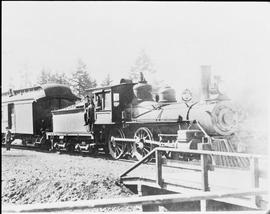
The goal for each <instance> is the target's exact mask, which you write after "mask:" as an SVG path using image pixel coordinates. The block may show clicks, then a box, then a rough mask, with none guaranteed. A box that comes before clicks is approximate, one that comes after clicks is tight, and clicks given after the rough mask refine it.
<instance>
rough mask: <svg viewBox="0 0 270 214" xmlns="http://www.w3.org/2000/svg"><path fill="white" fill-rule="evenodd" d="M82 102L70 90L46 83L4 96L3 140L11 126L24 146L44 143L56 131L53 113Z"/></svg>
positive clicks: (15, 136)
mask: <svg viewBox="0 0 270 214" xmlns="http://www.w3.org/2000/svg"><path fill="white" fill-rule="evenodd" d="M76 100H79V98H78V97H76V96H75V95H74V94H73V93H72V92H71V90H70V88H69V87H67V86H65V85H62V84H45V85H40V86H36V87H31V88H25V89H20V90H14V91H12V90H10V91H9V92H6V93H3V94H2V110H1V113H2V115H1V117H2V138H3V135H4V133H5V128H6V127H8V128H9V129H10V130H11V132H12V134H13V137H14V138H15V139H16V138H19V139H22V140H23V144H31V143H33V142H36V143H41V142H43V143H44V140H45V138H42V135H43V133H44V132H45V131H52V122H51V118H52V116H51V111H52V110H55V109H60V108H64V107H67V106H69V105H72V104H74V103H75V101H76Z"/></svg>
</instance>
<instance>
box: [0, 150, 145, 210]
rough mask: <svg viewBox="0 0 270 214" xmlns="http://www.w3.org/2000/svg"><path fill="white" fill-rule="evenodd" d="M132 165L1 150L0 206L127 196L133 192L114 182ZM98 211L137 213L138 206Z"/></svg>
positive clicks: (62, 155) (71, 156)
mask: <svg viewBox="0 0 270 214" xmlns="http://www.w3.org/2000/svg"><path fill="white" fill-rule="evenodd" d="M131 165H132V163H129V162H120V161H114V160H109V159H107V158H104V157H97V158H94V157H82V156H76V155H75V156H74V155H68V154H57V153H43V152H36V151H27V150H16V149H12V150H11V151H6V150H5V149H2V204H6V203H14V204H32V203H46V202H56V201H76V200H86V199H102V198H104V199H105V198H117V197H128V196H131V195H132V194H133V193H131V192H130V190H128V189H127V188H125V187H124V186H119V185H117V183H116V182H117V181H118V179H119V175H120V174H121V173H122V172H123V171H125V170H126V169H128V168H129V167H130V166H131ZM99 211H140V207H121V208H120V207H115V208H106V209H103V210H99Z"/></svg>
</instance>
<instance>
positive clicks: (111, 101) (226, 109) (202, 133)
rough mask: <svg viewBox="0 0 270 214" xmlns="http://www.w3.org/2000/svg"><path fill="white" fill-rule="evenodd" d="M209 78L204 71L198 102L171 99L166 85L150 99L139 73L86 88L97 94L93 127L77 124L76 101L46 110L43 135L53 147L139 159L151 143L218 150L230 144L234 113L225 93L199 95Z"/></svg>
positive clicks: (80, 108)
mask: <svg viewBox="0 0 270 214" xmlns="http://www.w3.org/2000/svg"><path fill="white" fill-rule="evenodd" d="M209 79H210V75H209V73H207V72H204V75H203V78H202V82H203V84H202V91H203V92H204V99H203V100H201V101H198V102H192V101H190V100H186V101H182V102H177V101H176V98H175V91H174V90H173V89H172V88H170V87H167V88H164V89H163V90H161V92H160V94H159V97H157V96H156V97H155V99H154V98H153V95H152V93H151V89H152V87H151V85H149V84H148V83H147V81H146V80H145V79H144V78H143V76H142V77H141V80H140V81H139V82H138V83H132V82H131V81H126V80H124V79H123V80H121V82H120V84H118V85H113V86H106V87H100V88H93V89H89V90H88V93H89V95H90V96H92V97H93V99H94V100H95V101H97V100H98V99H101V106H99V108H96V109H95V122H94V124H93V133H90V132H89V127H88V126H83V121H84V120H83V112H84V108H83V104H79V105H74V106H71V107H68V108H66V109H60V110H57V111H53V112H52V115H53V118H52V121H53V127H54V130H53V132H50V133H48V137H49V138H50V139H51V141H52V142H53V145H54V147H55V148H57V149H60V150H61V149H67V150H71V151H72V150H79V151H92V152H95V151H98V150H99V149H101V148H102V149H103V150H104V151H105V152H107V153H110V155H111V156H112V157H113V158H114V159H118V158H120V157H123V156H126V155H129V156H132V157H136V158H137V159H141V158H142V157H144V156H145V155H147V154H148V153H149V152H150V151H151V150H152V149H153V148H155V147H157V146H166V147H175V148H186V149H198V148H209V149H213V148H214V149H215V150H221V151H224V150H226V148H229V147H230V148H232V146H231V145H230V144H229V141H228V140H229V139H230V137H231V135H232V134H233V133H234V132H235V130H236V129H237V125H238V119H237V115H238V114H237V111H236V110H235V108H234V106H233V104H232V102H230V101H229V100H228V98H227V97H226V96H224V95H222V94H220V93H219V94H218V96H216V97H215V98H214V99H210V97H209V96H208V95H205V94H206V93H208V92H209V90H210V86H209V82H210V81H209ZM96 107H97V106H96ZM222 142H223V144H224V145H223V147H222V148H221V146H218V145H221V143H222ZM224 148H225V149H224ZM227 150H228V151H231V150H229V149H227ZM177 158H179V157H177Z"/></svg>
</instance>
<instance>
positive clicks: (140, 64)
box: [129, 50, 156, 82]
mask: <svg viewBox="0 0 270 214" xmlns="http://www.w3.org/2000/svg"><path fill="white" fill-rule="evenodd" d="M140 72H142V73H143V74H144V75H147V74H155V73H156V70H155V68H154V66H153V64H152V62H151V60H150V57H149V56H148V55H147V54H146V53H145V51H144V50H142V51H141V53H140V54H139V56H138V58H137V59H136V61H135V64H134V65H133V66H132V67H131V70H130V73H129V78H131V79H132V80H133V81H134V82H137V81H138V80H139V78H140Z"/></svg>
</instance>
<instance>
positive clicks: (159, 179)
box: [156, 150, 163, 187]
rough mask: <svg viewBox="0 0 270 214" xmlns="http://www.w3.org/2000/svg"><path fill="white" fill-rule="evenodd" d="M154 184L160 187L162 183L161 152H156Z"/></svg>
mask: <svg viewBox="0 0 270 214" xmlns="http://www.w3.org/2000/svg"><path fill="white" fill-rule="evenodd" d="M156 170H157V174H156V176H157V177H156V182H157V184H158V185H159V186H160V187H162V184H163V181H162V154H161V151H159V150H156Z"/></svg>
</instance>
